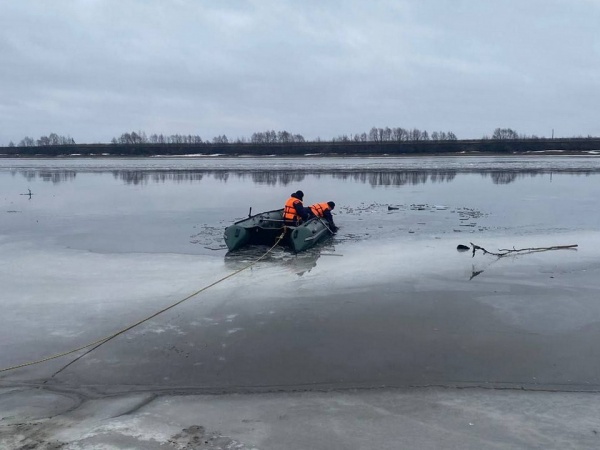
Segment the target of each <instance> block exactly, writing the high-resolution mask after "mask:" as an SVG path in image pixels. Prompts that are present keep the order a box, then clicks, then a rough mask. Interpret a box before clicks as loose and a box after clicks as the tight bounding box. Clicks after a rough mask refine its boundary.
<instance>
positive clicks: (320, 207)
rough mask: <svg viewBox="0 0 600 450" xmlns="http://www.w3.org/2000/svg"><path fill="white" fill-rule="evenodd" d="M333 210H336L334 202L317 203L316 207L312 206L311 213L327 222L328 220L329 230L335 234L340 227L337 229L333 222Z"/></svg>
mask: <svg viewBox="0 0 600 450" xmlns="http://www.w3.org/2000/svg"><path fill="white" fill-rule="evenodd" d="M333 208H335V203H334V202H327V203H315V204H314V205H311V206H310V211H311V214H312V215H313V216H315V217H323V218H324V219H325V220H327V223H328V224H329V228H330V229H331V231H333V232H334V233H335V232H336V231H337V230H338V227H336V226H335V223H334V222H333V215H332V214H331V211H333Z"/></svg>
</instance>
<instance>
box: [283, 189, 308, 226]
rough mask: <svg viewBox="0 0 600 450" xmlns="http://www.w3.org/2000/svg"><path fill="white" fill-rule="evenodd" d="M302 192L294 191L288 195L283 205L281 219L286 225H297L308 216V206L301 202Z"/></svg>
mask: <svg viewBox="0 0 600 450" xmlns="http://www.w3.org/2000/svg"><path fill="white" fill-rule="evenodd" d="M303 198H304V192H302V191H296V192H294V193H293V194H291V195H290V198H288V199H287V201H286V202H285V206H284V207H283V221H284V223H285V224H286V225H293V226H296V225H299V224H300V223H302V221H306V220H308V219H309V218H310V213H309V210H308V208H305V207H304V205H303V204H302V199H303Z"/></svg>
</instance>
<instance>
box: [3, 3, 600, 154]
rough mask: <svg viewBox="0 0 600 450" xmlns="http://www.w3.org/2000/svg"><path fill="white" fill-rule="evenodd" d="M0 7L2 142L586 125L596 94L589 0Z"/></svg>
mask: <svg viewBox="0 0 600 450" xmlns="http://www.w3.org/2000/svg"><path fill="white" fill-rule="evenodd" d="M0 12H1V13H0V27H1V30H0V57H1V58H2V61H3V65H2V69H0V121H1V123H2V124H3V126H2V128H1V129H0V145H2V144H3V141H5V143H7V142H8V140H14V141H18V140H20V139H21V138H22V137H24V136H25V135H31V136H32V137H38V136H39V135H41V134H48V133H50V132H56V133H59V134H64V135H67V134H69V135H72V136H74V137H75V139H76V141H78V142H95V141H104V142H107V141H109V140H110V138H111V137H113V136H117V135H120V134H121V133H122V132H125V131H128V130H138V129H142V130H145V131H146V132H148V133H152V132H158V133H160V132H162V133H166V134H170V133H186V134H187V133H193V134H200V135H201V136H202V137H204V138H211V137H212V136H215V135H221V134H227V135H228V136H229V137H233V138H235V137H242V136H249V135H250V134H251V133H252V132H254V131H262V130H265V129H276V130H281V129H286V130H288V131H291V132H294V133H300V134H303V135H304V136H306V137H308V138H314V137H317V136H321V137H323V138H330V137H334V136H337V135H338V134H342V133H348V134H349V133H356V132H361V131H368V129H370V127H371V126H404V127H419V128H422V129H429V130H430V131H433V130H436V129H440V130H452V131H454V132H455V133H456V134H457V135H458V136H459V138H470V137H480V136H481V135H483V134H485V133H490V132H491V131H492V130H493V129H494V128H495V127H498V126H502V127H504V126H511V127H514V128H516V129H517V130H519V131H520V132H523V133H535V134H544V133H546V134H547V130H549V129H550V128H551V127H556V128H558V129H560V128H561V127H564V130H565V133H566V135H576V134H588V133H590V134H596V135H598V134H600V129H599V128H600V124H593V123H592V121H590V120H587V121H586V120H585V118H587V117H589V116H590V115H592V114H593V110H594V108H595V107H594V104H595V103H597V102H598V100H600V98H599V96H600V94H598V92H600V89H598V87H599V86H598V80H600V58H598V56H599V55H598V54H599V52H600V41H599V39H600V38H599V37H598V33H597V31H596V28H597V24H598V23H600V21H599V19H600V6H599V5H598V2H593V1H583V0H581V1H579V2H564V1H559V0H554V1H547V2H542V1H541V0H535V1H530V2H519V1H516V0H514V1H508V0H507V1H505V2H499V3H490V2H476V1H471V0H458V1H452V2H450V1H438V2H421V1H414V0H405V1H373V2H368V3H365V2H360V1H343V2H342V1H331V2H319V1H315V0H309V1H304V2H293V1H291V0H290V1H284V0H255V1H227V2H198V1H192V0H180V1H171V2H164V1H158V0H148V1H133V0H122V1H114V0H113V1H91V0H86V1H84V0H72V1H66V0H59V1H53V2H45V1H41V0H37V1H36V0H33V1H28V2H22V1H17V0H7V1H5V2H3V3H2V5H1V6H0ZM558 101H560V105H559V104H558Z"/></svg>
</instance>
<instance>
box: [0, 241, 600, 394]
mask: <svg viewBox="0 0 600 450" xmlns="http://www.w3.org/2000/svg"><path fill="white" fill-rule="evenodd" d="M458 243H468V242H464V241H462V240H461V239H460V238H459V237H456V236H452V237H451V238H444V239H439V240H433V241H429V240H421V241H416V240H413V241H406V242H402V243H401V244H399V243H398V242H395V241H391V240H387V241H385V240H383V241H377V242H369V241H362V242H346V243H343V244H339V245H333V244H331V243H330V244H329V245H326V246H324V247H322V248H319V249H313V251H312V252H309V253H307V254H305V255H299V256H294V255H292V254H290V253H286V252H284V251H281V250H278V251H277V252H276V253H275V254H273V255H271V256H270V257H269V258H267V259H266V260H265V261H261V262H260V263H259V264H257V265H256V266H254V267H253V268H251V269H248V270H247V271H244V272H242V273H240V274H239V275H237V276H236V277H234V278H232V279H229V280H227V281H226V282H224V283H222V284H219V285H218V286H216V287H214V288H213V289H211V290H210V291H208V292H205V293H203V294H201V295H199V296H198V297H196V298H194V299H191V300H190V301H188V302H186V303H184V304H182V305H180V306H179V307H178V308H177V309H175V310H172V311H169V312H168V313H165V314H163V315H161V316H159V317H157V318H155V319H153V320H152V321H150V322H148V323H145V324H143V325H141V326H139V327H138V328H136V329H134V330H132V331H131V332H128V333H127V334H126V335H124V336H121V337H119V338H117V339H115V340H114V341H111V342H110V343H108V344H106V345H105V346H103V347H101V348H99V349H98V350H96V351H94V352H93V353H92V354H90V355H88V356H86V357H85V358H84V359H82V360H81V361H79V362H77V363H76V364H75V365H73V366H71V367H69V368H68V369H67V370H66V371H65V372H62V373H61V374H59V375H58V376H57V377H55V378H53V379H52V383H58V384H66V385H75V386H77V385H89V384H93V385H99V386H103V389H110V386H120V385H123V384H128V385H130V384H133V385H138V386H163V387H169V388H175V387H178V386H185V387H196V388H198V389H208V390H232V391H236V390H240V389H241V390H251V391H252V390H262V389H272V388H275V387H278V388H284V387H285V386H287V387H289V388H293V387H294V386H297V387H298V386H303V387H307V386H311V385H321V386H370V385H395V386H397V385H400V386H405V385H423V384H431V383H442V384H444V383H459V384H460V383H466V384H476V385H477V384H481V383H493V384H499V385H502V384H508V385H513V384H515V383H523V384H531V385H536V384H543V385H559V384H560V385H563V386H574V387H575V386H576V387H577V388H578V389H579V388H581V387H582V386H584V387H588V386H596V385H598V384H600V383H599V380H598V379H597V376H598V375H597V374H598V373H600V372H599V371H598V367H597V364H598V363H597V361H599V360H600V358H598V356H599V355H597V352H596V350H595V348H593V347H589V346H587V347H583V348H584V349H586V350H584V349H583V348H582V347H581V344H582V342H592V341H594V340H595V339H596V338H597V337H599V336H597V334H598V332H599V330H598V323H600V305H599V304H598V302H597V298H598V286H597V283H596V279H597V278H596V277H597V276H598V274H599V273H600V267H599V266H598V261H599V260H600V255H599V254H598V250H597V249H598V248H600V245H598V244H599V236H598V235H597V234H595V233H576V234H573V233H571V234H557V235H551V236H549V235H541V236H533V235H532V236H526V237H521V238H519V239H516V238H513V239H511V241H510V242H507V241H506V240H504V239H498V238H497V237H496V238H493V239H491V238H490V239H489V240H487V241H486V242H477V244H479V245H483V246H485V247H486V248H488V249H496V248H497V247H507V246H511V245H515V246H516V247H517V248H520V247H525V246H548V245H561V244H572V243H577V244H579V245H580V248H579V250H577V251H555V252H546V253H537V254H532V255H523V256H519V257H511V258H503V259H501V260H497V259H496V258H494V257H490V256H489V255H487V256H483V255H476V257H475V258H472V257H471V255H470V254H469V253H459V252H457V251H456V245H457V244H458ZM1 247H2V248H1V250H2V252H1V254H2V265H3V267H2V269H3V270H2V271H1V275H0V282H1V283H2V286H3V287H4V290H3V302H4V303H5V310H6V314H4V315H3V317H2V324H1V325H2V326H1V327H0V329H1V330H2V334H3V335H2V340H1V342H2V352H0V354H1V355H2V357H1V361H0V365H1V366H3V367H4V366H7V365H10V364H16V363H20V362H23V359H24V358H26V359H33V358H38V357H42V356H46V355H48V354H51V353H55V352H59V351H63V350H66V349H68V348H72V347H75V346H78V345H81V344H83V343H87V342H91V341H93V340H95V339H97V338H99V337H102V336H105V335H108V334H110V333H112V332H114V331H116V330H118V329H121V328H122V327H124V326H125V325H128V324H129V323H132V322H134V321H136V320H138V319H140V318H142V317H144V316H146V315H149V314H151V313H153V312H154V311H156V310H158V309H160V308H161V307H164V306H166V305H167V304H170V303H172V302H174V301H177V300H179V299H181V298H183V297H185V296H187V295H189V294H190V293H192V292H194V291H196V290H197V289H199V288H200V287H202V286H204V285H206V284H209V282H213V281H215V280H216V279H218V278H220V277H221V276H224V275H226V274H228V273H232V272H233V271H235V270H237V269H239V268H240V267H243V266H244V264H246V262H247V261H248V260H252V258H253V256H252V255H251V254H245V255H244V254H242V256H241V257H240V258H236V257H231V256H230V257H228V258H226V259H222V258H219V257H212V258H206V257H193V256H186V255H155V256H154V257H153V258H152V259H151V260H150V259H148V258H147V257H146V256H145V255H139V254H112V255H110V254H101V255H99V254H94V253H89V252H82V251H78V250H63V251H56V250H55V249H54V250H52V261H53V264H52V266H51V267H48V264H47V262H48V260H49V258H48V256H49V253H48V251H49V248H39V247H32V246H29V247H27V246H24V245H23V244H13V243H8V242H6V240H5V241H4V242H3V243H2V244H1ZM9 262H10V264H9ZM24 268H27V270H24ZM475 271H477V272H480V273H479V274H478V275H477V276H476V277H472V274H473V272H475ZM70 359H71V358H66V359H62V360H58V361H53V362H50V363H46V364H45V365H42V366H34V367H32V368H28V369H23V370H20V371H17V372H13V373H9V374H7V375H6V376H4V377H3V379H4V380H18V379H23V378H25V379H37V378H44V377H48V376H50V375H51V374H52V373H54V372H55V371H56V370H58V369H59V368H60V367H61V366H62V365H63V364H65V363H66V362H68V361H69V360H70Z"/></svg>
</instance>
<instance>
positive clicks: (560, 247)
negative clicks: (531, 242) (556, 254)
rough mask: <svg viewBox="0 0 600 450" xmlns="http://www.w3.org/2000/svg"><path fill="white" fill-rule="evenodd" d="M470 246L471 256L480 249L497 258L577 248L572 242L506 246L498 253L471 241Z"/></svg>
mask: <svg viewBox="0 0 600 450" xmlns="http://www.w3.org/2000/svg"><path fill="white" fill-rule="evenodd" d="M471 247H472V248H473V256H475V252H476V251H477V250H481V251H482V252H483V254H484V255H485V254H486V253H489V254H490V255H494V256H497V257H498V258H502V257H503V256H506V255H511V254H514V253H521V254H525V253H534V252H546V251H548V250H564V249H574V248H577V244H573V245H554V246H552V247H530V248H519V249H517V248H514V247H513V248H512V249H506V248H501V249H498V252H499V253H495V252H490V251H488V250H486V249H485V248H483V247H480V246H479V245H475V244H473V243H472V242H471Z"/></svg>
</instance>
